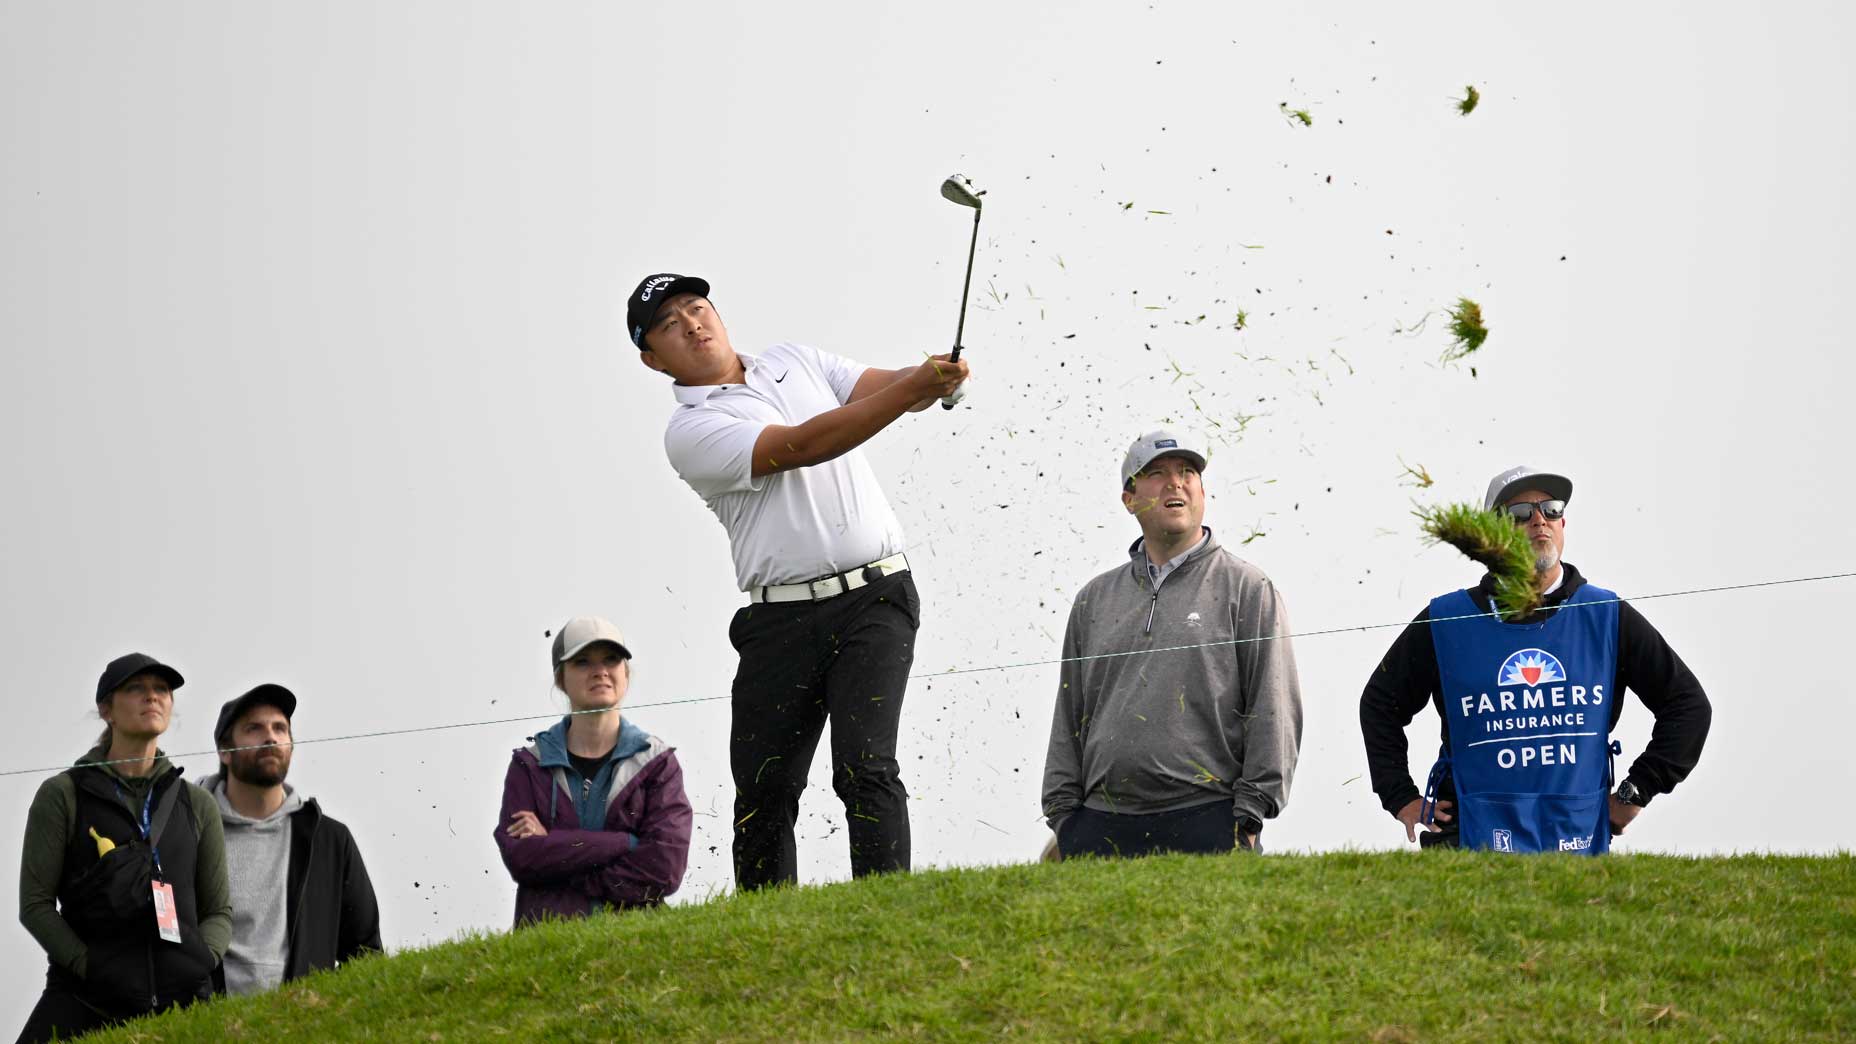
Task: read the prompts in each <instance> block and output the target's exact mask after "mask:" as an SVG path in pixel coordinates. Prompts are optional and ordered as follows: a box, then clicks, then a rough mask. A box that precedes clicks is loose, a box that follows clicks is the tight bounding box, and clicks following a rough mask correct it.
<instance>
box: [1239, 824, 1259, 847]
mask: <svg viewBox="0 0 1856 1044" xmlns="http://www.w3.org/2000/svg"><path fill="white" fill-rule="evenodd" d="M1252 834H1255V835H1257V836H1258V837H1262V836H1263V821H1262V820H1260V819H1257V818H1255V817H1254V816H1239V817H1237V843H1238V845H1239V846H1241V847H1244V848H1249V847H1250V835H1252Z"/></svg>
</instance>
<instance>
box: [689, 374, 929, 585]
mask: <svg viewBox="0 0 1856 1044" xmlns="http://www.w3.org/2000/svg"><path fill="white" fill-rule="evenodd" d="M736 354H737V355H739V356H740V358H741V363H742V365H743V367H745V368H746V370H747V375H746V378H745V379H746V382H747V383H745V384H718V385H708V386H704V387H697V388H691V387H686V386H684V385H681V384H677V385H672V389H673V390H674V391H675V392H676V396H677V403H678V406H677V408H676V411H675V412H674V413H672V414H671V415H670V423H669V425H668V426H667V427H666V428H665V430H664V452H665V453H666V454H668V455H669V457H670V466H671V467H673V468H676V469H677V474H678V475H681V476H682V477H683V481H685V482H687V483H689V485H690V488H691V489H693V490H695V491H696V492H697V493H698V494H699V495H700V496H701V497H702V499H703V502H704V503H706V504H708V505H709V510H711V511H713V512H715V517H716V518H718V519H720V520H721V522H722V527H723V528H724V529H726V530H728V542H729V544H730V545H732V547H733V549H734V556H735V581H736V583H738V584H739V585H740V586H741V589H742V590H743V591H747V590H751V589H752V588H756V587H764V586H767V585H770V584H790V583H796V582H798V581H801V580H811V579H814V578H816V577H821V576H828V575H830V574H833V573H842V572H845V571H846V570H849V569H855V568H856V567H858V566H861V565H864V564H866V563H869V562H874V561H876V560H878V559H881V558H888V557H889V556H890V555H894V554H898V553H900V552H901V551H902V548H903V540H902V525H901V523H899V522H897V521H896V515H895V512H893V511H891V510H890V508H889V501H888V500H887V499H885V498H884V496H883V488H882V487H881V486H879V485H878V484H877V481H876V473H875V472H873V471H872V470H871V469H870V464H869V462H868V461H866V460H864V455H863V451H862V450H852V451H850V452H849V453H846V454H844V455H843V456H841V457H838V458H836V459H835V460H828V461H826V462H825V463H823V464H815V465H813V466H812V467H809V468H794V469H793V470H791V471H779V472H775V473H774V474H771V475H765V476H762V477H761V478H758V479H756V478H754V477H752V472H751V470H750V469H751V457H752V456H753V453H754V440H755V439H758V438H759V437H760V433H761V429H763V428H765V427H766V426H767V425H769V424H783V425H796V424H803V423H804V422H806V421H808V420H810V419H811V418H813V417H816V416H818V415H819V414H821V413H824V412H826V411H827V410H834V409H837V408H838V407H839V406H842V405H844V404H845V403H847V402H849V401H851V390H852V389H853V388H855V387H856V386H857V378H859V377H860V376H862V375H863V372H864V370H865V369H866V367H864V366H863V365H862V364H861V363H855V362H852V361H851V360H849V359H845V358H841V357H839V356H836V355H829V354H827V353H825V352H821V351H819V350H818V349H816V348H807V347H805V346H803V345H797V344H785V343H782V344H776V345H774V346H773V347H771V348H769V349H767V350H766V351H765V352H763V353H761V354H760V355H749V354H747V353H746V352H737V353H736ZM774 459H775V460H778V459H779V456H778V454H777V453H776V454H775V455H774Z"/></svg>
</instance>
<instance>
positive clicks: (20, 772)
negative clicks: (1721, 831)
mask: <svg viewBox="0 0 1856 1044" xmlns="http://www.w3.org/2000/svg"><path fill="white" fill-rule="evenodd" d="M1851 577H1856V572H1849V573H1826V574H1824V575H1822V576H1799V577H1790V578H1787V579H1784V580H1759V581H1755V582H1752V583H1745V584H1724V585H1721V586H1719V587H1696V588H1690V589H1688V590H1685V591H1664V592H1661V593H1659V594H1647V595H1634V596H1632V597H1631V598H1630V599H1626V598H1625V597H1624V596H1622V595H1619V596H1618V597H1616V598H1603V599H1597V600H1594V601H1590V602H1577V603H1574V604H1572V605H1565V604H1562V605H1560V606H1557V607H1555V608H1557V609H1575V608H1579V607H1581V606H1597V605H1612V604H1621V603H1623V602H1625V601H1638V602H1647V601H1649V600H1651V599H1653V598H1683V597H1687V596H1689V595H1701V594H1720V593H1722V592H1725V591H1748V590H1752V589H1755V588H1761V587H1782V586H1785V585H1787V584H1809V583H1816V582H1819V581H1824V580H1848V579H1850V578H1851ZM1489 617H1495V618H1497V619H1499V618H1500V617H1501V613H1500V612H1498V611H1493V610H1491V611H1490V612H1486V613H1464V614H1462V615H1460V616H1440V617H1431V618H1430V619H1427V620H1425V621H1424V623H1426V624H1440V623H1451V622H1454V621H1457V620H1482V619H1487V618H1489ZM1413 623H1414V621H1412V620H1397V621H1394V622H1391V623H1370V624H1357V625H1355V626H1352V627H1328V628H1324V629H1322V630H1318V631H1295V632H1292V633H1290V634H1268V635H1259V636H1257V637H1255V638H1226V639H1223V640H1221V641H1216V642H1200V643H1198V644H1196V645H1164V646H1159V647H1156V648H1152V649H1126V650H1123V651H1121V652H1107V653H1091V654H1089V655H1087V656H1065V657H1058V658H1057V659H1053V660H1026V661H1023V662H1021V663H1003V664H994V665H991V666H985V667H950V668H948V669H947V670H945V671H941V672H939V673H936V674H911V675H909V680H910V681H921V680H933V679H935V678H951V677H957V676H959V675H963V674H980V673H983V672H986V671H1011V670H1020V669H1023V668H1026V667H1048V666H1050V665H1052V664H1059V663H1081V662H1084V661H1087V660H1107V659H1114V658H1117V657H1123V656H1147V655H1151V654H1153V653H1164V652H1187V651H1190V650H1193V649H1212V648H1219V647H1222V646H1238V645H1249V644H1253V643H1256V642H1273V641H1278V640H1280V639H1284V638H1319V637H1323V636H1326V635H1334V634H1352V633H1356V632H1365V631H1374V630H1383V629H1385V628H1388V627H1410V626H1411V625H1412V624H1413ZM729 698H730V696H729V695H727V694H724V695H720V696H693V697H690V698H688V699H681V700H659V701H657V702H655V703H634V704H630V705H628V706H627V707H624V708H606V707H602V708H598V709H595V710H584V711H565V712H559V713H549V714H526V715H522V716H520V717H514V718H487V719H484V720H482V721H454V722H447V723H445V724H442V725H419V726H414V727H412V728H404V729H381V730H379V731H376V732H354V733H349V734H348V735H345V736H323V737H320V738H312V739H299V740H292V741H291V746H292V747H301V746H308V745H309V744H312V743H346V742H349V741H351V740H364V739H385V738H388V737H393V736H414V735H418V734H420V733H426V732H445V731H449V730H451V729H474V728H481V727H484V726H489V725H516V724H520V723H522V722H529V721H545V720H549V719H552V718H559V717H573V716H575V715H581V714H605V713H607V712H608V711H610V710H626V709H630V710H642V709H644V708H649V707H677V706H682V705H684V704H689V703H711V702H714V701H716V700H726V699H729ZM266 746H270V744H255V745H253V746H248V747H221V748H215V749H213V750H196V751H188V752H186V753H182V754H164V755H162V756H163V757H166V758H169V759H174V758H198V757H206V756H209V755H211V756H214V757H217V756H218V755H219V754H222V753H227V754H229V753H233V752H235V751H242V750H257V749H260V748H261V747H266ZM141 760H143V759H141V758H116V759H114V760H110V761H86V762H83V764H84V765H87V766H89V765H97V766H100V765H122V764H128V763H131V762H139V761H141ZM71 767H73V766H71V765H53V766H50V767H47V768H23V769H6V770H4V771H0V778H4V777H7V776H34V775H46V774H49V773H55V772H63V771H65V770H66V769H68V768H71Z"/></svg>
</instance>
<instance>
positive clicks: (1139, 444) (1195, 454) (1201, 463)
mask: <svg viewBox="0 0 1856 1044" xmlns="http://www.w3.org/2000/svg"><path fill="white" fill-rule="evenodd" d="M1194 445H1195V444H1194V443H1192V442H1190V441H1186V440H1182V439H1181V438H1180V437H1179V436H1177V435H1175V434H1173V433H1172V432H1170V431H1167V430H1166V429H1165V428H1161V429H1158V430H1156V431H1150V432H1148V433H1147V434H1145V435H1142V436H1141V437H1140V438H1138V439H1135V440H1134V445H1132V446H1129V447H1128V455H1127V456H1125V457H1123V458H1121V488H1123V489H1127V488H1128V483H1129V482H1130V481H1132V480H1133V478H1134V476H1136V475H1139V474H1140V473H1141V472H1142V471H1143V470H1144V469H1145V468H1146V467H1147V465H1149V464H1152V463H1153V462H1154V461H1155V460H1156V459H1158V458H1160V457H1184V458H1185V459H1187V460H1189V461H1191V462H1192V466H1193V467H1195V468H1198V469H1199V471H1200V472H1204V470H1205V454H1203V453H1200V452H1199V451H1198V450H1196V449H1194V448H1193V446H1194Z"/></svg>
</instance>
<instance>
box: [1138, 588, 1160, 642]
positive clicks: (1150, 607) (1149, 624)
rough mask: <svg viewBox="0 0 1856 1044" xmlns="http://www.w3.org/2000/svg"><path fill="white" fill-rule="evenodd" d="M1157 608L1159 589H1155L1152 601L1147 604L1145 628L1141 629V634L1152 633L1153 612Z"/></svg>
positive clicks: (1158, 604) (1158, 605) (1158, 606)
mask: <svg viewBox="0 0 1856 1044" xmlns="http://www.w3.org/2000/svg"><path fill="white" fill-rule="evenodd" d="M1158 608H1160V589H1159V588H1158V587H1156V588H1154V597H1153V600H1152V601H1150V602H1148V603H1147V626H1146V627H1145V628H1143V629H1142V631H1141V633H1142V634H1152V633H1154V610H1155V609H1158Z"/></svg>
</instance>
